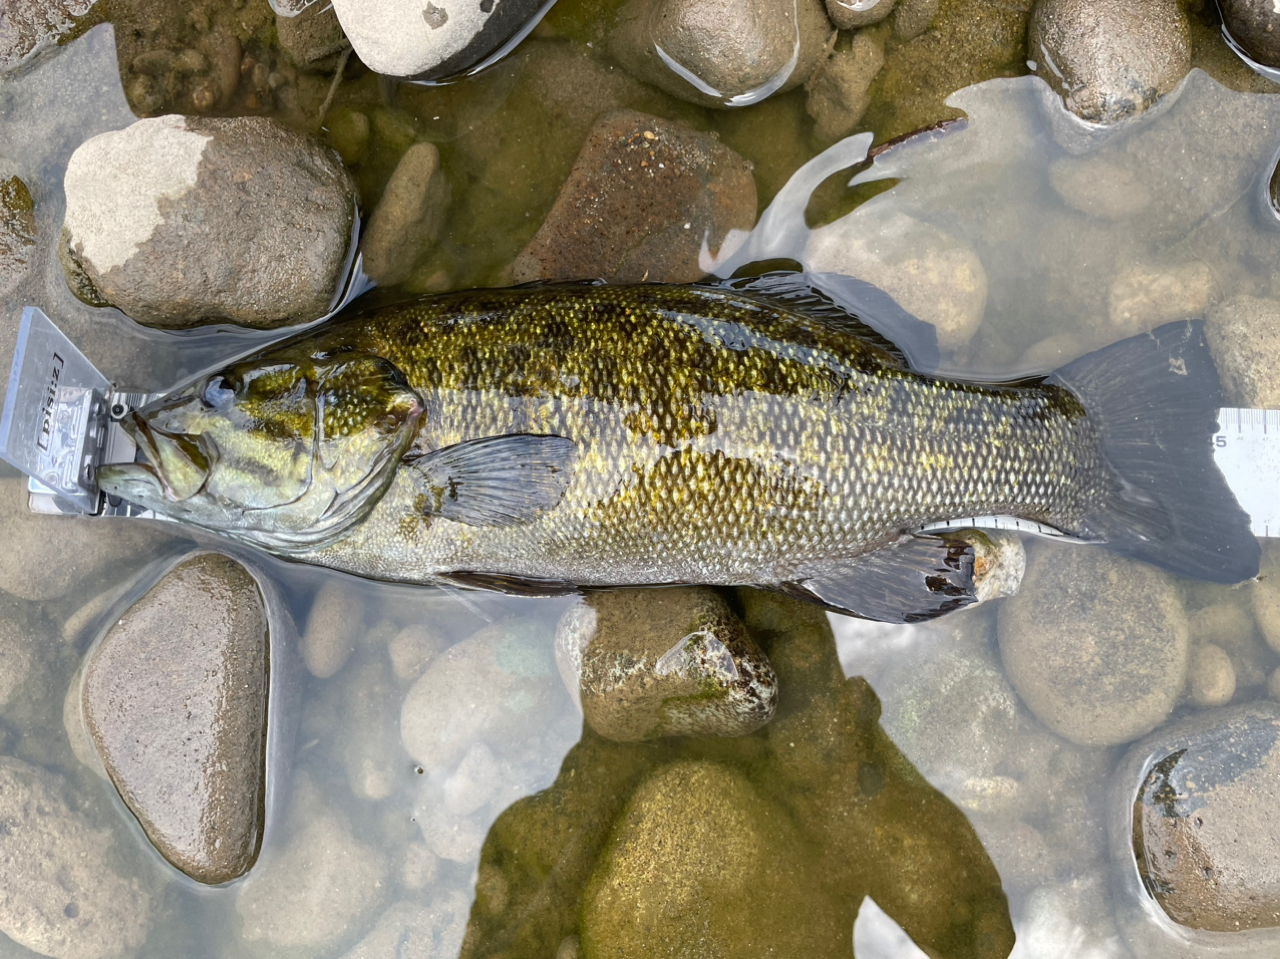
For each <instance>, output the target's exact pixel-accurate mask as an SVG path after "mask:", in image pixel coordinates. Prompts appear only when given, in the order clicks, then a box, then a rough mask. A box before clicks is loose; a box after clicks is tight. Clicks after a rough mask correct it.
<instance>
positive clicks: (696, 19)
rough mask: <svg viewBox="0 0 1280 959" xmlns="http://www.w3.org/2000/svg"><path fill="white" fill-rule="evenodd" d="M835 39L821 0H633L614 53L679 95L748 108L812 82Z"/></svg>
mask: <svg viewBox="0 0 1280 959" xmlns="http://www.w3.org/2000/svg"><path fill="white" fill-rule="evenodd" d="M884 2H887V0H882V3H884ZM830 35H831V21H830V20H828V19H827V14H826V11H825V10H824V9H823V4H822V0H739V2H736V3H730V4H726V3H721V2H720V0H628V3H627V4H626V5H625V6H623V8H622V9H621V10H620V11H619V12H618V17H617V20H616V22H615V26H614V28H613V31H612V32H611V34H610V35H609V52H610V53H611V54H612V55H613V57H614V59H616V60H617V61H618V62H619V63H620V64H622V66H623V68H624V69H625V70H627V72H629V73H630V74H631V75H632V76H634V77H636V78H637V79H640V80H644V81H645V82H646V83H652V84H653V85H654V86H656V87H658V88H660V89H662V90H665V91H666V92H667V93H670V94H671V95H672V96H676V97H680V98H681V99H684V100H688V101H690V102H691V103H697V104H700V105H702V106H709V107H724V106H728V105H730V104H731V103H732V104H733V105H737V106H741V105H746V104H749V103H754V102H756V101H757V100H761V99H764V98H765V97H766V96H769V95H770V94H773V93H778V92H783V91H786V90H790V89H792V88H793V87H797V86H799V85H800V84H802V83H805V82H806V81H807V80H808V79H809V78H810V77H811V76H813V73H814V71H815V70H816V69H817V68H818V65H819V63H820V62H821V60H822V59H823V57H824V55H825V52H826V51H825V47H826V43H827V39H828V37H829V36H830Z"/></svg>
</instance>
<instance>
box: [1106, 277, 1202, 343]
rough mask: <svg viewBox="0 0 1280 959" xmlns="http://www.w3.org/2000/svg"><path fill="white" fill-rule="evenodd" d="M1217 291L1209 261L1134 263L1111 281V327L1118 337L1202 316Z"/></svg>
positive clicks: (1133, 334)
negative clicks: (1165, 263) (1166, 263)
mask: <svg viewBox="0 0 1280 959" xmlns="http://www.w3.org/2000/svg"><path fill="white" fill-rule="evenodd" d="M1217 292H1218V289H1217V283H1216V281H1215V280H1214V277H1213V271H1212V270H1211V269H1210V268H1209V265H1208V264H1207V263H1203V262H1199V261H1193V262H1190V263H1176V264H1168V265H1164V264H1147V263H1137V264H1133V265H1131V266H1129V267H1126V268H1125V269H1122V270H1121V271H1120V272H1119V273H1117V274H1116V277H1115V279H1114V280H1112V281H1111V290H1110V295H1109V304H1108V305H1109V309H1108V316H1109V319H1110V320H1111V328H1112V330H1114V332H1115V335H1116V336H1118V337H1127V336H1135V335H1136V334H1138V333H1146V332H1147V331H1148V330H1154V329H1155V328H1156V327H1157V326H1160V325H1161V324H1162V323H1172V322H1173V321H1174V320H1194V319H1200V318H1202V317H1203V316H1204V315H1205V313H1207V312H1208V310H1209V304H1210V303H1212V302H1213V301H1214V299H1215V298H1216V295H1217Z"/></svg>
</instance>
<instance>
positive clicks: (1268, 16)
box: [1219, 0, 1280, 67]
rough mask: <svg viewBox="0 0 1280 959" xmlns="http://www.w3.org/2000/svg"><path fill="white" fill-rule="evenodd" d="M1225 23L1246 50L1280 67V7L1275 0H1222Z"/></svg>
mask: <svg viewBox="0 0 1280 959" xmlns="http://www.w3.org/2000/svg"><path fill="white" fill-rule="evenodd" d="M1219 9H1220V10H1221V11H1222V23H1223V26H1224V27H1226V30H1227V32H1228V33H1229V34H1230V35H1231V38H1232V39H1233V40H1235V42H1236V43H1238V44H1239V45H1240V49H1242V50H1243V51H1244V52H1245V53H1247V54H1248V55H1249V56H1251V57H1252V58H1253V59H1255V60H1257V61H1258V62H1259V63H1261V64H1264V65H1266V66H1269V67H1280V7H1277V6H1276V5H1275V3H1273V2H1272V0H1221V2H1220V3H1219Z"/></svg>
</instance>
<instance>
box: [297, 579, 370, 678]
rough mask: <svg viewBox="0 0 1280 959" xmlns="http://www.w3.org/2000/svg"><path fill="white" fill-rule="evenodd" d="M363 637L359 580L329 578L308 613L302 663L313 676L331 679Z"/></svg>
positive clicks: (317, 593)
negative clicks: (357, 584)
mask: <svg viewBox="0 0 1280 959" xmlns="http://www.w3.org/2000/svg"><path fill="white" fill-rule="evenodd" d="M363 634H364V597H363V595H362V594H361V591H360V589H359V587H358V586H356V585H355V581H354V580H349V579H346V578H340V577H335V578H333V579H326V580H325V582H324V585H322V586H321V587H320V589H319V590H317V591H316V595H315V599H313V600H312V601H311V610H310V612H308V613H307V625H306V627H305V628H304V629H303V631H302V639H301V641H300V644H299V645H300V646H301V650H302V661H303V663H305V664H306V667H307V670H308V671H309V672H310V673H311V675H312V676H315V677H316V678H317V679H328V678H329V677H330V676H333V675H334V674H336V673H337V672H338V670H340V669H341V668H342V667H343V666H345V665H346V664H347V660H348V659H350V658H351V653H352V652H353V651H354V650H355V648H356V644H357V643H358V642H359V641H360V638H361V637H362V636H363Z"/></svg>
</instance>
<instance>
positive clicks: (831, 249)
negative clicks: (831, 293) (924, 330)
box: [804, 204, 987, 349]
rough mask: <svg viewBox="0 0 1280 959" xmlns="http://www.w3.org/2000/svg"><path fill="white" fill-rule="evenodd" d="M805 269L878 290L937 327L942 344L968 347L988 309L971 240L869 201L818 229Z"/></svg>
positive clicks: (807, 250) (983, 275)
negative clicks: (850, 279)
mask: <svg viewBox="0 0 1280 959" xmlns="http://www.w3.org/2000/svg"><path fill="white" fill-rule="evenodd" d="M804 262H805V266H806V267H807V268H808V269H810V270H814V271H817V272H824V273H843V274H845V275H846V276H853V277H857V278H858V279H860V280H865V281H866V282H868V283H870V284H872V285H873V286H877V287H879V288H880V289H882V290H884V291H885V292H886V293H888V294H889V295H890V296H892V297H893V298H894V299H895V300H896V301H897V302H898V305H899V306H901V307H902V308H903V309H904V310H906V311H907V312H908V313H911V314H912V315H914V316H917V317H919V318H920V319H922V320H924V321H926V322H928V323H932V324H933V326H934V328H935V329H936V330H937V333H938V345H939V346H941V347H942V348H943V349H954V348H956V347H958V346H961V345H963V344H964V343H966V342H968V341H969V339H970V337H972V336H973V334H974V332H975V331H976V330H977V328H978V325H979V324H980V323H981V322H982V315H983V313H984V311H985V310H986V305H987V273H986V270H985V269H983V266H982V261H981V260H980V259H979V258H978V254H977V252H976V251H975V250H974V249H973V247H971V246H970V245H969V244H968V243H966V242H965V241H964V240H962V239H960V238H959V237H956V236H952V235H951V234H949V233H946V232H944V231H943V230H941V229H939V228H938V227H936V226H933V225H932V224H930V223H926V222H924V221H923V220H918V219H916V218H914V217H910V216H907V215H906V214H903V213H895V212H892V211H890V210H888V209H887V207H886V206H885V205H883V204H867V205H866V206H862V207H859V208H858V209H857V210H855V211H854V212H853V213H850V214H849V215H848V216H844V217H841V218H840V219H839V220H836V221H835V222H834V223H831V224H829V225H827V226H824V227H821V228H819V229H817V230H814V231H813V233H812V234H811V236H810V237H809V242H808V245H807V246H806V247H805V251H804Z"/></svg>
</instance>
